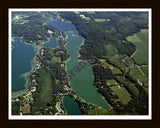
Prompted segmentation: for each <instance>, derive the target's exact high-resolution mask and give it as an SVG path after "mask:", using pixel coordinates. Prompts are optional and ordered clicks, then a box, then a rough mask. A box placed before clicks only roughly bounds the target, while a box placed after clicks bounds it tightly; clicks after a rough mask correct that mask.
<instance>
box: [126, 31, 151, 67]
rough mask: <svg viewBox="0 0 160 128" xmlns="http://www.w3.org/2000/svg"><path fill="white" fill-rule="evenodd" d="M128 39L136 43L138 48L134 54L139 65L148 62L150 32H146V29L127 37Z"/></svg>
mask: <svg viewBox="0 0 160 128" xmlns="http://www.w3.org/2000/svg"><path fill="white" fill-rule="evenodd" d="M127 40H129V41H131V42H132V43H134V44H135V45H136V47H137V49H138V51H137V53H136V54H135V55H134V56H133V59H134V60H135V61H136V63H137V64H139V65H142V64H148V33H146V30H143V32H139V33H136V34H134V35H133V36H129V37H127Z"/></svg>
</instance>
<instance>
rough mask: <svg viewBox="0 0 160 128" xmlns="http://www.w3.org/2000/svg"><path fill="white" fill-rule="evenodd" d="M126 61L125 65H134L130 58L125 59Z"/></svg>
mask: <svg viewBox="0 0 160 128" xmlns="http://www.w3.org/2000/svg"><path fill="white" fill-rule="evenodd" d="M126 61H127V63H128V64H129V65H133V64H134V61H133V60H132V59H131V58H130V57H127V59H126Z"/></svg>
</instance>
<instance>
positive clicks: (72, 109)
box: [63, 96, 82, 115]
mask: <svg viewBox="0 0 160 128" xmlns="http://www.w3.org/2000/svg"><path fill="white" fill-rule="evenodd" d="M63 104H64V107H65V109H66V110H67V115H82V113H81V111H80V110H79V106H78V104H77V102H75V100H74V99H73V98H72V97H69V96H67V97H64V98H63Z"/></svg>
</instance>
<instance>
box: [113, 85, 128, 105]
mask: <svg viewBox="0 0 160 128" xmlns="http://www.w3.org/2000/svg"><path fill="white" fill-rule="evenodd" d="M110 88H111V90H112V91H113V92H114V93H115V94H116V95H117V96H118V98H119V100H120V101H121V102H122V103H123V104H124V105H125V104H127V103H128V102H129V101H130V100H131V95H130V94H129V93H128V91H127V90H126V89H125V88H124V87H118V86H112V87H110Z"/></svg>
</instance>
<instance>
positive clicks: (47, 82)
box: [40, 74, 52, 103]
mask: <svg viewBox="0 0 160 128" xmlns="http://www.w3.org/2000/svg"><path fill="white" fill-rule="evenodd" d="M41 82H42V83H41V84H42V85H43V86H42V89H41V92H40V100H41V101H42V102H45V103H47V102H48V103H50V100H51V99H52V96H51V95H50V94H51V93H52V92H51V91H52V79H51V77H50V76H49V75H48V74H44V75H43V77H42V80H41Z"/></svg>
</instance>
